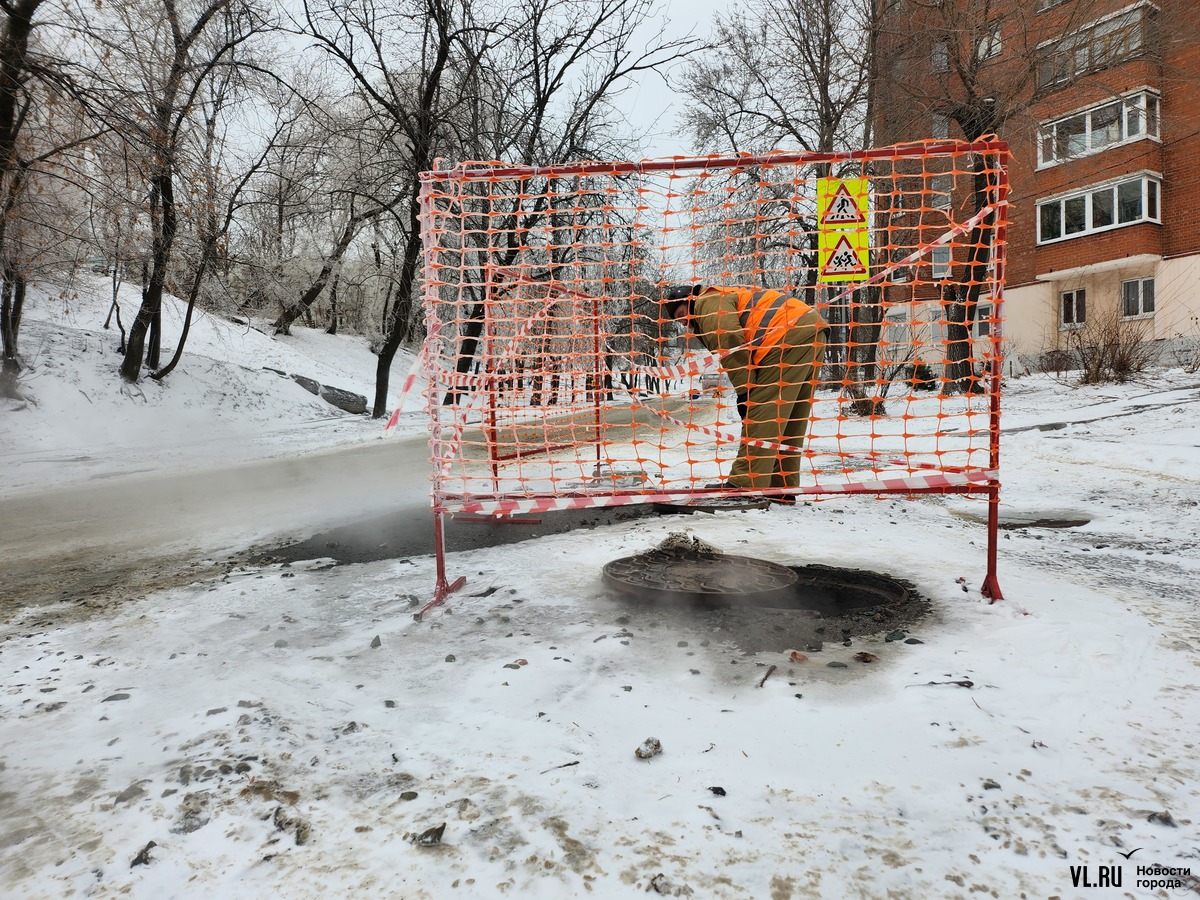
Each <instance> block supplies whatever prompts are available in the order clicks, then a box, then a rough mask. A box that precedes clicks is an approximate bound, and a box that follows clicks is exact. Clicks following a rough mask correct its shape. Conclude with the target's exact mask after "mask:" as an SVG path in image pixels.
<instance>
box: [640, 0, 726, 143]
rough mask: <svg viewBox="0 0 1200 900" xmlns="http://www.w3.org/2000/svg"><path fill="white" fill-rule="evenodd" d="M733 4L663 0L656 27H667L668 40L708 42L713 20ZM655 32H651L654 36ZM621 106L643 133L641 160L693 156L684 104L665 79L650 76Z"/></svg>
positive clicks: (672, 75)
mask: <svg viewBox="0 0 1200 900" xmlns="http://www.w3.org/2000/svg"><path fill="white" fill-rule="evenodd" d="M731 6H732V4H731V2H730V0H662V2H661V3H660V4H659V16H658V18H657V20H656V21H655V22H654V23H648V24H653V25H655V26H657V24H658V23H665V24H666V37H667V38H668V39H673V38H682V37H686V36H687V35H688V34H691V35H692V36H694V37H696V38H699V39H700V40H706V39H707V38H708V37H709V35H710V34H711V32H712V24H713V16H714V14H715V13H717V12H722V13H724V12H727V11H729V9H730V7H731ZM654 30H656V27H655V28H648V29H647V34H648V35H649V34H652V33H653V31H654ZM685 65H686V63H683V64H679V65H676V66H674V67H673V68H672V69H671V70H670V71H668V72H667V76H668V79H669V80H670V81H672V82H674V81H676V80H677V79H678V78H679V76H680V75H681V74H682V72H683V68H684V66H685ZM619 105H620V106H621V107H622V108H623V109H624V110H625V111H626V113H627V115H628V116H629V122H630V125H631V126H632V127H633V129H634V130H635V131H636V132H638V133H642V132H644V133H645V134H646V137H645V138H644V140H643V152H642V156H644V157H646V158H655V157H660V156H679V155H683V154H688V153H691V152H692V148H691V146H690V144H689V142H688V138H687V136H686V135H685V134H684V133H683V129H682V126H681V123H680V121H679V116H680V114H681V113H682V110H683V103H682V100H681V98H680V97H679V95H678V92H677V90H676V88H675V85H673V84H668V83H665V82H664V81H663V78H662V76H660V75H657V74H654V73H648V74H647V75H645V76H644V77H643V78H642V79H641V81H640V82H639V83H638V84H636V85H635V86H633V87H631V88H630V89H629V90H628V91H627V92H626V93H625V95H624V97H623V98H622V100H621V101H620V103H619Z"/></svg>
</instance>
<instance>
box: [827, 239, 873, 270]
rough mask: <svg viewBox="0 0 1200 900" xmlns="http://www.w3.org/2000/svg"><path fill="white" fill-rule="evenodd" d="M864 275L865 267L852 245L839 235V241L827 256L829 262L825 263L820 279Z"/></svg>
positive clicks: (848, 240)
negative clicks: (831, 276) (832, 276)
mask: <svg viewBox="0 0 1200 900" xmlns="http://www.w3.org/2000/svg"><path fill="white" fill-rule="evenodd" d="M866 274H867V267H866V266H865V265H863V262H862V260H861V259H859V256H858V251H857V250H855V249H854V245H853V244H851V243H850V239H849V238H848V237H847V236H846V235H844V234H843V235H841V238H840V240H838V242H837V243H836V244H834V246H833V251H832V252H831V253H830V254H829V262H827V263H825V268H823V269H822V270H821V277H823V278H825V277H828V276H830V275H866Z"/></svg>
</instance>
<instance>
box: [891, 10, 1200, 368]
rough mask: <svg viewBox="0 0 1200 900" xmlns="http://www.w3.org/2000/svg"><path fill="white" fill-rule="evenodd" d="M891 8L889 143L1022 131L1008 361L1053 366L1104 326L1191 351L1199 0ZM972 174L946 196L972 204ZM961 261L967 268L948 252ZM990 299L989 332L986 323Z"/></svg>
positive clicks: (1168, 353)
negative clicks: (1074, 341) (1053, 359)
mask: <svg viewBox="0 0 1200 900" xmlns="http://www.w3.org/2000/svg"><path fill="white" fill-rule="evenodd" d="M878 3H879V7H878V9H877V11H878V16H879V24H880V33H879V37H878V62H877V69H876V77H877V93H876V100H875V105H874V109H875V113H874V116H873V120H874V125H875V129H876V140H877V142H878V143H880V144H890V143H898V142H906V141H913V140H920V139H924V138H929V137H934V138H944V137H950V138H960V139H961V138H975V137H978V136H979V135H981V134H988V133H995V134H998V135H999V137H1001V138H1002V139H1004V140H1006V141H1008V143H1009V146H1010V150H1011V152H1012V160H1011V164H1010V170H1009V179H1010V184H1011V193H1010V195H1009V199H1010V201H1011V206H1010V209H1009V221H1010V228H1009V234H1008V238H1009V240H1008V266H1007V273H1006V275H1007V278H1006V280H1007V287H1006V289H1005V304H1004V338H1005V352H1006V356H1007V358H1008V359H1009V365H1010V367H1012V368H1017V369H1019V368H1021V367H1023V366H1029V367H1034V366H1036V365H1039V364H1040V363H1042V362H1044V361H1045V359H1046V357H1045V354H1047V353H1050V352H1052V351H1055V350H1064V349H1069V346H1070V345H1071V340H1070V339H1071V338H1072V336H1074V337H1075V338H1079V337H1083V336H1085V335H1087V334H1090V333H1091V332H1090V331H1089V329H1096V328H1098V327H1099V326H1100V325H1101V324H1102V323H1105V322H1111V323H1115V324H1116V325H1117V326H1118V327H1121V328H1126V329H1129V328H1133V329H1139V330H1140V331H1141V332H1142V333H1143V334H1144V335H1145V337H1146V338H1147V339H1150V340H1153V341H1156V342H1157V345H1156V346H1157V349H1158V350H1159V351H1160V354H1161V357H1162V359H1163V360H1164V361H1165V362H1168V363H1169V362H1172V361H1173V360H1174V359H1175V355H1176V354H1177V353H1178V352H1179V350H1180V349H1181V348H1184V347H1191V346H1194V344H1195V342H1196V340H1197V339H1198V338H1200V318H1198V317H1200V7H1198V6H1197V4H1196V2H1195V0H1156V2H1151V0H1134V2H1130V0H878ZM972 132H974V133H972ZM969 183H970V182H969V180H968V179H963V178H958V179H956V180H955V182H954V187H953V195H952V197H948V198H947V199H948V201H949V202H953V203H954V204H955V205H957V206H961V207H964V208H965V206H966V204H967V203H968V202H969V200H970V196H969V194H970V187H969ZM964 194H965V195H967V196H965V197H964V196H963V195H964ZM947 261H949V262H952V263H953V264H960V263H961V262H962V261H961V260H959V259H954V260H952V261H950V260H935V261H934V262H935V263H936V262H947ZM914 296H915V297H916V299H921V298H920V297H919V296H918V295H914ZM986 301H987V298H981V300H980V304H979V307H978V312H979V315H978V316H977V320H978V321H977V324H976V326H975V327H976V329H977V330H985V329H986V328H987V327H988V325H989V323H988V313H989V312H990V305H989V304H988V303H987V302H986ZM1180 336H1182V338H1183V340H1180Z"/></svg>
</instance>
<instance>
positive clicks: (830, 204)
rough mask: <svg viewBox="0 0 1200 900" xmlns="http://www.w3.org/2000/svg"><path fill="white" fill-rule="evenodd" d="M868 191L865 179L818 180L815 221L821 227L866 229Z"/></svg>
mask: <svg viewBox="0 0 1200 900" xmlns="http://www.w3.org/2000/svg"><path fill="white" fill-rule="evenodd" d="M868 190H869V188H868V187H867V179H865V178H822V179H820V180H818V181H817V221H818V222H819V223H820V225H821V227H822V228H854V227H856V226H862V227H866V224H867V197H868Z"/></svg>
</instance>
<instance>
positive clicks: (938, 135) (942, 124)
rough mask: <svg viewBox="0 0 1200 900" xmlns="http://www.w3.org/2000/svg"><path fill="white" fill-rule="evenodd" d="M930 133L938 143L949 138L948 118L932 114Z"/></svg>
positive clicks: (939, 114)
mask: <svg viewBox="0 0 1200 900" xmlns="http://www.w3.org/2000/svg"><path fill="white" fill-rule="evenodd" d="M930 131H931V133H932V136H933V137H934V138H935V139H937V140H939V141H942V140H945V139H946V138H948V137H950V117H949V116H944V115H942V114H941V113H934V114H933V121H932V123H931V125H930Z"/></svg>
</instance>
